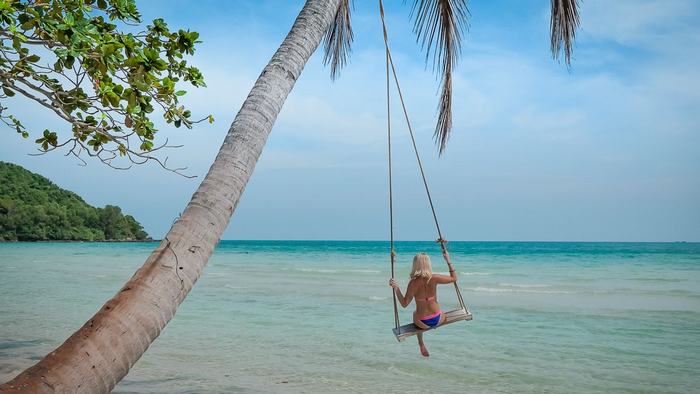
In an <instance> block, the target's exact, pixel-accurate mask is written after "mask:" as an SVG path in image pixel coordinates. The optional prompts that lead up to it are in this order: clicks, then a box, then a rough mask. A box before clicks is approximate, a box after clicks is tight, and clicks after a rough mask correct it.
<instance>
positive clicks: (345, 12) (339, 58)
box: [323, 0, 354, 80]
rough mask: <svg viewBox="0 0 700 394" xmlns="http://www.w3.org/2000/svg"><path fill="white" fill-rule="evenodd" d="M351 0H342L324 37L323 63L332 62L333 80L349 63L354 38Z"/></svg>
mask: <svg viewBox="0 0 700 394" xmlns="http://www.w3.org/2000/svg"><path fill="white" fill-rule="evenodd" d="M350 1H351V0H341V1H340V4H339V5H338V10H337V11H336V14H335V19H334V20H333V23H332V24H331V26H330V27H329V28H328V31H327V32H326V36H325V37H324V38H323V53H324V55H323V64H324V65H329V64H330V67H331V79H333V80H335V79H336V78H338V74H339V72H340V69H341V68H343V67H344V66H345V65H346V64H347V62H348V56H349V55H350V51H351V47H350V45H351V44H352V40H353V38H354V36H353V33H352V26H351V25H350Z"/></svg>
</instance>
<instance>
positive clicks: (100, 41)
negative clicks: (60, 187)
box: [0, 0, 213, 171]
mask: <svg viewBox="0 0 700 394" xmlns="http://www.w3.org/2000/svg"><path fill="white" fill-rule="evenodd" d="M112 22H121V23H122V24H124V25H127V26H128V27H129V28H131V29H132V30H136V29H134V28H133V27H136V26H138V25H139V23H140V22H141V16H140V15H139V13H138V10H137V9H136V5H135V3H134V0H29V1H19V0H0V85H1V89H2V90H1V91H0V99H2V100H3V101H6V99H8V98H9V97H12V96H15V95H17V94H19V95H20V96H24V97H26V98H28V99H30V100H33V101H35V102H36V103H38V104H40V105H42V106H44V107H45V108H47V109H49V110H51V111H53V112H54V113H55V114H56V115H57V116H58V117H59V118H61V119H63V120H64V121H66V122H68V124H69V125H70V127H71V133H70V136H68V135H66V136H63V135H62V134H61V135H59V133H58V132H57V131H56V130H44V131H43V133H42V134H41V136H40V137H39V138H37V139H36V143H37V144H38V145H39V148H40V151H42V152H47V151H51V150H54V149H57V148H59V147H63V146H66V147H67V148H68V149H69V152H70V153H72V154H73V155H75V156H76V157H78V158H80V157H81V156H82V155H83V154H87V155H89V156H93V157H97V158H99V159H100V160H101V161H102V162H104V163H105V164H107V165H110V166H112V167H118V168H125V167H128V166H130V165H131V164H133V163H136V164H141V163H144V162H146V161H149V160H154V161H157V162H158V163H159V164H160V165H161V166H163V167H164V168H167V159H166V160H164V161H163V160H160V159H159V158H158V157H156V156H154V155H153V154H152V152H153V151H156V150H158V149H160V148H164V147H168V145H167V140H166V141H165V142H164V143H162V144H159V145H158V146H156V145H155V135H156V131H157V130H156V128H155V127H154V124H153V121H152V119H151V115H152V113H153V112H154V110H156V109H158V110H162V112H163V117H164V119H165V121H166V122H167V123H172V124H174V125H175V126H176V127H180V126H185V127H187V128H191V127H192V125H193V124H194V123H197V122H201V121H204V120H209V121H210V122H213V118H212V117H211V116H209V117H206V118H203V119H199V120H192V114H191V112H190V111H189V110H188V109H186V108H185V107H184V106H183V105H181V104H180V102H179V98H180V97H181V96H183V95H184V94H185V93H186V92H185V91H184V90H179V89H177V88H176V85H178V84H179V83H184V82H188V83H189V84H190V85H192V86H195V87H200V86H205V84H204V79H203V76H202V73H201V72H200V71H199V70H198V69H197V68H196V67H192V66H190V65H188V64H187V61H185V60H183V58H184V56H185V55H192V54H193V53H194V50H195V44H197V43H198V42H199V41H197V38H198V37H199V34H198V33H197V32H190V31H185V30H178V31H177V32H175V31H171V30H170V29H169V28H168V25H167V24H166V23H165V21H164V20H163V19H155V20H154V21H153V22H152V24H150V25H148V26H147V27H146V28H145V30H144V31H141V32H138V33H130V32H123V31H120V30H118V29H117V24H115V23H112ZM0 120H2V122H4V123H5V124H6V125H8V126H10V127H11V128H12V129H14V130H16V131H17V133H19V134H21V135H22V136H23V137H24V138H28V137H29V134H30V133H29V130H27V128H26V127H25V126H24V124H23V123H22V122H21V120H20V119H18V118H16V117H15V116H13V115H11V114H8V113H7V107H6V106H5V105H4V103H3V102H0ZM120 157H121V158H124V159H126V161H125V160H121V161H120V160H119V158H120ZM115 159H117V160H115ZM81 160H82V158H81ZM123 162H126V163H127V165H126V166H124V165H122V164H120V163H123ZM174 170H175V171H180V170H182V168H179V169H174Z"/></svg>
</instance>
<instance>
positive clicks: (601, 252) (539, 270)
mask: <svg viewBox="0 0 700 394" xmlns="http://www.w3.org/2000/svg"><path fill="white" fill-rule="evenodd" d="M449 246H450V249H451V254H452V257H453V261H454V262H455V265H456V267H457V270H458V272H459V275H460V287H461V289H462V291H463V295H464V298H465V300H466V301H467V303H468V304H469V305H470V308H471V310H472V312H473V313H474V317H475V320H474V321H472V322H468V323H464V322H460V323H456V324H453V325H450V326H447V327H444V328H441V329H439V330H438V331H436V332H430V333H428V334H426V342H427V345H428V348H429V349H430V351H431V357H430V359H423V358H421V357H420V356H419V354H418V349H417V346H416V344H415V339H411V340H408V341H406V342H403V343H401V344H398V343H397V342H396V340H395V339H394V337H393V335H392V333H391V328H392V327H393V312H392V306H391V298H390V296H391V292H390V290H389V288H388V287H387V286H386V282H387V279H388V275H389V267H388V265H389V264H388V253H387V245H386V243H383V242H315V241H314V242H292V241H289V242H286V241H285V242H282V241H274V242H273V241H225V242H223V243H222V244H221V245H220V246H219V248H218V249H217V251H216V253H215V254H214V256H213V257H212V260H211V262H210V264H209V265H208V267H207V269H206V270H205V274H204V276H203V277H202V279H201V280H200V281H199V282H198V283H197V285H196V286H195V288H194V290H193V292H192V293H191V294H190V296H189V297H188V298H187V300H186V301H185V302H184V303H183V305H182V306H181V308H180V310H179V311H178V313H177V315H176V316H175V318H174V319H173V320H172V321H171V322H170V324H169V325H168V326H167V327H166V329H165V330H164V332H163V333H162V335H161V336H160V338H158V339H157V340H156V341H155V343H154V344H153V345H152V346H151V348H150V349H149V350H148V352H146V354H145V355H144V356H143V357H142V358H141V360H139V362H138V363H137V364H136V366H135V367H134V368H133V369H132V371H131V372H130V374H129V375H128V376H127V377H126V378H125V379H124V381H122V382H121V383H120V384H119V385H118V386H117V387H116V389H115V392H118V393H159V392H162V393H166V392H167V393H172V392H177V393H220V392H327V391H334V392H357V391H361V392H424V391H426V390H430V391H436V392H465V391H473V392H562V393H564V392H566V393H572V392H581V393H590V392H678V393H687V392H697V391H698V390H699V389H698V388H699V387H700V377H699V375H698V373H697V368H698V365H700V244H697V243H658V244H655V243H642V244H637V243H620V244H618V243H507V242H506V243H503V242H486V243H483V242H474V243H463V242H452V243H450V245H449ZM154 247H155V244H107V243H103V244H100V243H70V244H61V243H46V244H43V243H42V244H0V272H1V273H2V274H1V275H0V381H6V380H8V379H10V378H11V377H12V376H14V375H15V374H17V373H18V372H20V371H21V370H22V369H23V368H26V367H28V366H29V365H31V364H32V363H33V362H35V361H36V360H37V359H39V358H40V357H41V356H43V355H44V354H45V353H47V352H49V351H50V350H52V349H53V348H54V347H56V346H57V345H58V344H59V343H60V342H61V341H62V340H64V339H65V338H66V337H67V336H68V335H69V334H71V333H72V332H73V331H74V330H75V329H77V328H78V327H79V326H80V325H81V324H82V323H83V322H84V321H85V320H87V319H88V318H89V317H90V316H92V314H93V313H94V312H95V311H96V310H97V309H98V308H99V307H100V306H101V305H102V304H103V303H104V301H105V300H106V299H107V298H109V297H110V296H112V295H113V294H114V293H115V292H116V291H117V290H118V289H119V287H120V286H121V284H123V282H125V281H126V280H127V279H128V278H129V277H130V276H131V275H132V274H133V272H134V271H135V269H136V268H138V267H139V266H140V265H141V264H142V263H143V261H144V259H145V257H146V256H147V255H148V254H149V252H150V251H151V250H152V249H153V248H154ZM397 249H398V251H399V256H398V261H399V263H400V267H399V268H398V277H399V278H400V282H401V283H402V285H403V286H405V284H406V280H405V278H406V277H407V274H408V269H409V262H410V258H411V256H412V255H413V254H414V253H415V252H417V251H429V252H432V253H431V255H432V257H433V262H434V265H435V269H436V271H445V270H446V269H445V268H444V265H443V263H442V262H441V260H440V259H439V250H438V248H437V247H436V246H435V245H434V244H433V243H420V242H403V243H399V244H398V246H397ZM357 289H359V291H358V290H357ZM450 290H451V288H450V286H445V287H444V288H441V290H440V293H439V297H440V301H441V303H442V304H443V309H450V308H452V307H454V306H455V305H456V303H455V297H454V294H453V293H452V292H451V291H450ZM401 318H402V321H403V322H408V321H410V319H411V312H410V310H402V311H401Z"/></svg>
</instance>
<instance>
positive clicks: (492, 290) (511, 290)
mask: <svg viewBox="0 0 700 394" xmlns="http://www.w3.org/2000/svg"><path fill="white" fill-rule="evenodd" d="M464 290H469V291H477V292H487V293H529V294H575V293H576V292H574V291H566V290H533V289H523V288H515V289H514V288H504V287H482V286H477V287H465V288H464Z"/></svg>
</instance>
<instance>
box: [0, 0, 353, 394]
mask: <svg viewBox="0 0 700 394" xmlns="http://www.w3.org/2000/svg"><path fill="white" fill-rule="evenodd" d="M339 3H340V0H308V1H307V2H306V4H305V5H304V8H303V9H302V10H301V13H300V14H299V16H298V17H297V19H296V21H295V22H294V26H292V29H291V31H290V32H289V34H288V35H287V37H286V38H285V40H284V42H283V43H282V45H281V46H280V47H279V49H278V50H277V52H276V53H275V54H274V56H273V57H272V59H271V60H270V62H269V63H268V64H267V66H266V67H265V69H264V70H263V72H262V74H260V77H258V80H257V81H256V82H255V85H254V86H253V89H252V90H251V91H250V94H249V95H248V97H247V99H246V100H245V102H244V103H243V106H242V107H241V110H240V111H239V112H238V114H237V115H236V118H235V120H234V121H233V124H232V125H231V128H230V129H229V132H228V134H227V136H226V139H225V140H224V143H223V145H222V146H221V149H220V151H219V154H218V155H217V156H216V159H215V160H214V163H213V164H212V166H211V168H210V169H209V173H208V174H207V176H206V177H205V178H204V180H203V181H202V184H201V185H200V186H199V188H198V189H197V191H196V192H195V193H194V195H193V196H192V200H191V201H190V203H189V204H188V205H187V208H186V209H185V211H184V212H183V213H182V215H181V217H180V219H178V220H177V221H176V222H175V224H173V226H172V228H171V229H170V231H169V232H168V234H167V236H166V237H165V239H164V240H163V241H162V242H161V244H160V246H159V247H158V248H157V249H156V250H154V251H153V253H152V254H151V255H150V256H149V258H148V259H147V260H146V262H145V263H144V265H143V266H142V267H141V268H140V269H139V270H138V271H136V273H135V274H134V276H133V277H132V278H131V279H130V280H129V281H128V282H127V283H126V284H125V285H124V287H122V289H121V290H120V291H119V292H118V293H117V294H116V295H115V296H114V297H113V298H112V299H110V300H109V301H107V303H106V304H105V305H104V306H103V307H102V308H101V309H100V310H99V311H98V312H97V313H96V314H95V315H94V316H93V317H92V318H91V319H90V320H88V322H87V323H85V325H83V326H82V327H81V328H80V329H79V330H78V331H76V332H75V333H74V334H73V335H72V336H71V337H70V338H68V339H67V340H66V341H65V342H64V343H63V344H62V345H61V346H59V347H58V348H57V349H56V350H54V351H53V352H51V353H50V354H48V355H47V356H46V357H44V359H42V360H41V361H39V362H38V363H37V364H35V365H34V366H32V367H30V368H28V369H27V370H25V371H24V372H22V373H20V374H19V375H18V376H17V377H15V378H14V379H13V380H11V381H9V382H7V383H5V384H3V385H2V386H0V392H3V393H4V392H31V393H39V392H49V393H50V392H61V393H63V392H65V393H106V392H109V391H111V390H112V389H113V388H114V386H115V385H116V384H117V383H118V382H119V381H120V380H121V379H122V378H123V377H124V376H125V375H126V374H127V373H128V372H129V369H130V368H131V366H133V365H134V363H136V361H137V360H138V359H139V358H140V357H141V355H142V354H143V353H144V352H145V351H146V349H147V348H148V346H149V345H150V344H151V342H153V341H154V340H155V339H156V337H158V335H159V334H160V332H161V330H162V329H163V328H164V327H165V325H166V324H167V323H168V321H170V319H171V318H172V317H173V315H174V314H175V311H176V309H177V307H178V305H179V304H180V303H181V302H182V301H183V300H184V299H185V297H186V296H187V294H188V293H189V291H190V290H191V289H192V286H193V285H194V283H195V282H196V281H197V279H198V278H199V276H200V274H201V272H202V270H203V269H204V266H205V265H206V263H207V261H208V260H209V257H210V256H211V254H212V252H213V250H214V248H215V246H216V244H217V243H218V242H219V239H220V238H221V235H222V233H223V232H224V230H225V229H226V227H227V226H228V223H229V220H230V218H231V215H232V214H233V211H234V209H235V208H236V205H237V204H238V200H239V199H240V197H241V194H242V193H243V189H244V188H245V185H246V184H247V183H248V179H249V178H250V176H251V174H252V173H253V169H254V168H255V163H256V162H257V160H258V157H259V156H260V153H261V152H262V149H263V146H264V145H265V142H266V140H267V137H268V135H269V133H270V130H271V129H272V125H273V124H274V122H275V119H276V118H277V115H278V114H279V112H280V110H281V109H282V104H284V101H285V99H286V98H287V95H288V94H289V92H290V91H291V90H292V88H293V87H294V83H295V82H296V80H297V78H298V77H299V75H300V74H301V72H302V70H303V69H304V65H305V64H306V62H307V61H308V59H309V58H310V57H311V54H312V53H313V52H314V51H315V50H316V48H317V47H318V45H319V43H320V41H321V39H322V37H323V35H324V33H325V32H326V31H327V29H328V27H329V26H330V24H331V21H332V20H333V19H334V17H335V13H336V11H337V9H338V6H339ZM205 329H206V328H204V327H203V328H202V330H205Z"/></svg>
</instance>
